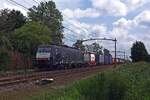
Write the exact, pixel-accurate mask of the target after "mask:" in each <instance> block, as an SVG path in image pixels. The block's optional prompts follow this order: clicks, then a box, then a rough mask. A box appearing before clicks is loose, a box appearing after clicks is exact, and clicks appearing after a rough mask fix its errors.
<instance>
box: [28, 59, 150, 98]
mask: <svg viewBox="0 0 150 100" xmlns="http://www.w3.org/2000/svg"><path fill="white" fill-rule="evenodd" d="M30 99H31V100H150V64H148V63H145V62H140V63H135V64H127V65H121V67H119V68H117V69H114V70H109V71H106V72H104V73H101V74H98V75H96V76H94V77H91V78H88V79H84V80H81V81H79V82H76V83H74V84H72V85H70V86H67V87H65V88H63V89H59V90H57V91H55V92H53V93H51V92H46V93H44V92H43V93H41V94H40V95H38V96H33V97H30Z"/></svg>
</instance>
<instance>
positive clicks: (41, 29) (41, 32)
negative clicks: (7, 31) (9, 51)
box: [11, 22, 51, 57]
mask: <svg viewBox="0 0 150 100" xmlns="http://www.w3.org/2000/svg"><path fill="white" fill-rule="evenodd" d="M50 33H51V31H50V30H49V28H48V27H47V26H45V25H43V24H41V23H39V22H28V23H26V24H25V25H24V26H23V27H21V28H19V29H17V30H15V32H14V33H13V34H12V36H11V38H12V40H11V42H12V45H13V48H14V51H18V52H20V53H23V54H24V55H26V56H28V57H30V56H33V55H35V52H36V49H37V47H38V46H39V45H40V44H49V43H50V42H51V36H50Z"/></svg>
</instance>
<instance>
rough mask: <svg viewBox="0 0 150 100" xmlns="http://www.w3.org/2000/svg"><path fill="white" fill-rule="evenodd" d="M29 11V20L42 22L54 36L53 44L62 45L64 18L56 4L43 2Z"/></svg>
mask: <svg viewBox="0 0 150 100" xmlns="http://www.w3.org/2000/svg"><path fill="white" fill-rule="evenodd" d="M29 10H30V12H29V13H28V16H29V19H30V20H32V21H40V22H42V23H43V24H45V25H47V26H48V28H49V29H50V30H51V32H52V33H51V34H52V35H53V37H52V42H53V43H55V44H62V39H63V34H62V33H63V26H62V21H63V17H62V15H61V12H60V11H59V10H58V9H57V8H56V5H55V3H54V2H53V1H48V2H41V3H40V5H38V7H36V6H33V7H32V8H31V9H29Z"/></svg>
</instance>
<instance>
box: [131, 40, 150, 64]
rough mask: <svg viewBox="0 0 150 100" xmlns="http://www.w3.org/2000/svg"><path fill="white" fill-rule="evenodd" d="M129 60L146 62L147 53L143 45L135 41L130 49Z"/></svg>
mask: <svg viewBox="0 0 150 100" xmlns="http://www.w3.org/2000/svg"><path fill="white" fill-rule="evenodd" d="M131 59H132V61H133V62H138V61H146V60H147V59H148V52H147V50H146V48H145V45H144V43H142V42H140V41H136V42H135V43H134V44H133V46H132V48H131Z"/></svg>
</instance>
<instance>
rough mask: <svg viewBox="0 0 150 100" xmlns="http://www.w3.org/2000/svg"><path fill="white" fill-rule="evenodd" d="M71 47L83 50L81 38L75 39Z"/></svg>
mask: <svg viewBox="0 0 150 100" xmlns="http://www.w3.org/2000/svg"><path fill="white" fill-rule="evenodd" d="M73 47H75V48H77V49H80V50H82V51H85V46H84V45H83V44H82V41H81V40H77V41H76V43H74V44H73Z"/></svg>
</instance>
